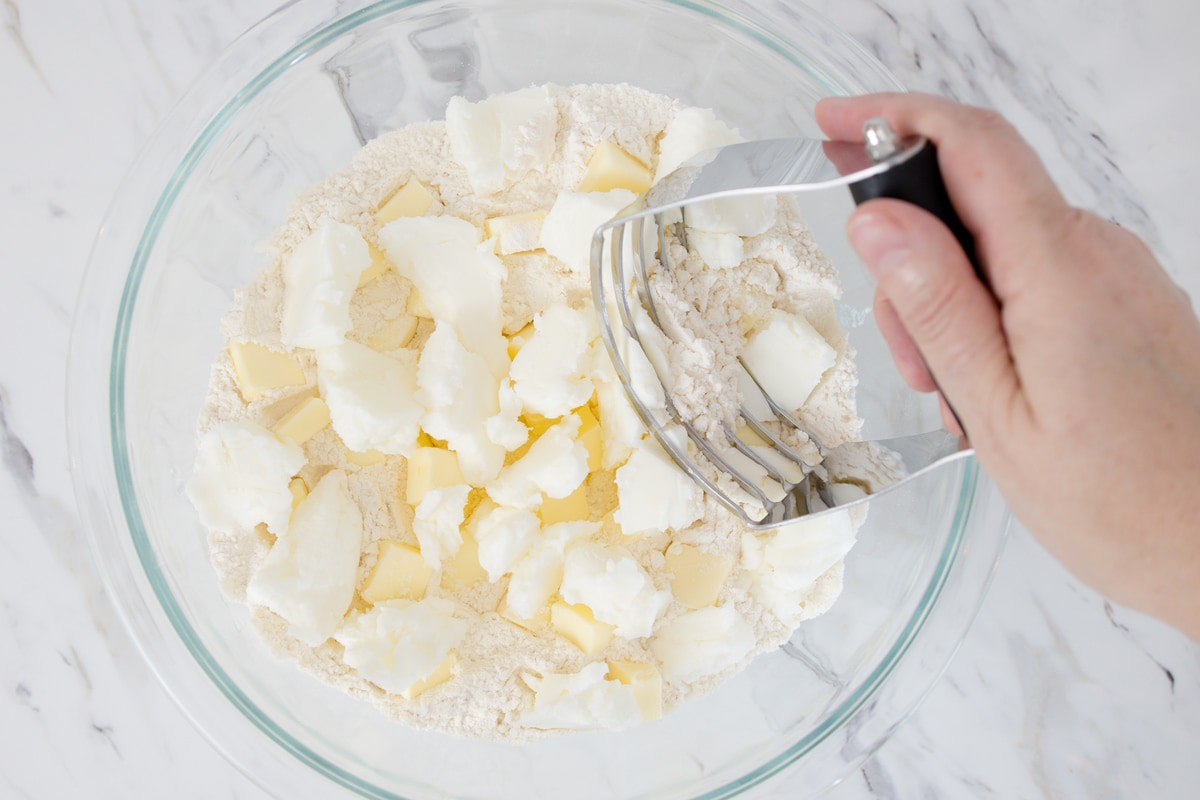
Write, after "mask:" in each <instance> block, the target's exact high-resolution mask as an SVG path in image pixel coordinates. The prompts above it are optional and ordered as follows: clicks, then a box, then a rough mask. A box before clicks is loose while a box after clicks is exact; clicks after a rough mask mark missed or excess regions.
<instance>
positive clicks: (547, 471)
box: [486, 414, 588, 510]
mask: <svg viewBox="0 0 1200 800" xmlns="http://www.w3.org/2000/svg"><path fill="white" fill-rule="evenodd" d="M580 424H581V423H580V419H579V417H578V416H576V415H575V414H568V415H567V416H565V417H563V419H562V422H559V423H558V424H557V425H554V426H552V427H550V428H549V429H548V430H547V431H546V432H545V433H543V434H542V435H541V436H539V437H538V438H537V441H535V442H534V443H533V444H532V445H530V446H529V451H528V452H527V453H525V455H523V456H521V457H520V458H519V459H517V460H516V461H514V462H513V463H511V464H509V465H508V466H507V467H505V468H504V469H503V470H501V471H500V474H499V475H498V476H497V477H496V479H495V480H494V481H492V482H490V483H488V484H487V486H486V488H487V493H488V496H489V497H491V498H492V499H493V500H495V501H496V502H497V503H499V504H501V505H505V506H511V507H512V508H524V509H531V510H532V509H536V508H537V507H538V506H540V505H541V504H542V495H543V494H545V495H546V496H547V497H553V498H556V499H562V498H564V497H566V496H567V495H569V494H570V493H571V492H573V491H575V490H576V489H578V488H579V484H581V483H583V482H584V480H586V479H587V476H588V463H587V462H588V451H587V447H586V446H585V445H584V444H583V443H582V442H580V441H578V440H577V439H576V438H575V437H576V435H577V434H578V433H579V426H580Z"/></svg>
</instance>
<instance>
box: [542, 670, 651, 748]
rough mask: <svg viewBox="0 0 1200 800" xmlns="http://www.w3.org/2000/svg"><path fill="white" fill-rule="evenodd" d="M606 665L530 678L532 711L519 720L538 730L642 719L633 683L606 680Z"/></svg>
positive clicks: (610, 726) (613, 725) (621, 725)
mask: <svg viewBox="0 0 1200 800" xmlns="http://www.w3.org/2000/svg"><path fill="white" fill-rule="evenodd" d="M607 674H608V665H607V664H605V663H604V662H602V661H601V662H597V663H595V664H588V665H587V666H586V667H584V668H583V669H582V670H580V671H579V672H577V673H575V674H573V675H571V674H567V675H562V674H557V673H549V674H547V675H545V676H543V677H542V678H541V679H540V680H538V679H533V680H531V681H530V683H531V684H532V686H533V690H534V696H533V711H531V712H529V713H528V714H526V715H525V717H524V718H523V719H522V720H521V724H522V725H523V726H525V727H526V728H538V729H541V730H576V731H581V730H612V731H616V730H623V729H625V728H631V727H633V726H634V725H637V724H638V723H640V722H642V719H643V718H642V712H641V710H640V709H639V707H638V699H637V694H636V692H635V690H634V687H633V686H631V685H627V684H624V683H621V682H620V681H610V680H605V676H606V675H607Z"/></svg>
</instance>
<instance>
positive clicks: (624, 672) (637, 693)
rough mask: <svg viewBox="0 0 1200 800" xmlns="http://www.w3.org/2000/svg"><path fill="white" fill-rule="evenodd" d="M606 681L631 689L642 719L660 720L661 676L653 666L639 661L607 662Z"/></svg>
mask: <svg viewBox="0 0 1200 800" xmlns="http://www.w3.org/2000/svg"><path fill="white" fill-rule="evenodd" d="M607 677H608V679H609V680H610V681H619V682H621V683H623V684H625V685H626V686H632V687H633V696H634V697H635V698H636V699H637V704H638V710H640V711H641V712H642V719H644V720H646V721H647V722H650V721H651V720H656V719H661V718H662V674H661V673H660V672H659V671H658V669H657V668H656V667H655V666H654V665H653V664H646V663H643V662H641V661H609V662H608V676H607Z"/></svg>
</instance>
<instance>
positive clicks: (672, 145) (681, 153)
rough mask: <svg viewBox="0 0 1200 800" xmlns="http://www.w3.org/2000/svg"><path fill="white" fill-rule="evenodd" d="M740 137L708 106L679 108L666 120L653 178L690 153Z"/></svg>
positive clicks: (723, 144)
mask: <svg viewBox="0 0 1200 800" xmlns="http://www.w3.org/2000/svg"><path fill="white" fill-rule="evenodd" d="M740 141H742V137H741V134H739V133H738V132H737V131H736V130H734V129H733V128H730V127H729V126H728V125H726V124H725V123H724V122H721V121H720V120H719V119H717V117H716V115H715V114H713V112H712V111H710V110H709V109H707V108H685V109H682V110H681V111H679V113H677V114H676V115H675V117H674V118H673V119H672V120H671V121H670V122H669V123H667V128H666V130H665V131H663V135H662V138H661V139H660V140H659V144H658V168H657V169H656V170H655V173H654V180H655V182H657V181H660V180H662V179H663V178H664V177H666V176H667V175H669V174H670V173H672V172H674V171H675V169H676V168H677V167H678V166H679V165H680V164H682V163H683V162H685V161H687V160H688V159H689V158H691V157H692V156H695V155H699V154H700V153H703V152H704V151H706V150H713V149H715V148H717V147H724V146H725V145H727V144H737V143H738V142H740Z"/></svg>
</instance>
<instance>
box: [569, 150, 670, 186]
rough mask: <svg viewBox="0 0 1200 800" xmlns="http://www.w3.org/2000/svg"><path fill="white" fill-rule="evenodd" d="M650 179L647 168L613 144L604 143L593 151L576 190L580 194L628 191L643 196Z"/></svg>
mask: <svg viewBox="0 0 1200 800" xmlns="http://www.w3.org/2000/svg"><path fill="white" fill-rule="evenodd" d="M651 179H652V176H651V173H650V168H649V167H647V166H646V165H645V164H643V163H642V162H641V161H638V160H637V159H636V158H634V157H633V156H631V155H629V153H627V152H625V151H624V150H622V149H621V148H620V147H618V146H617V145H615V144H613V143H612V142H608V141H604V142H601V143H600V144H599V145H597V146H596V149H595V150H594V151H592V157H591V158H590V159H588V164H587V171H586V172H584V174H583V179H582V180H580V182H579V187H578V189H579V191H581V192H608V191H611V190H613V189H628V190H629V191H631V192H633V193H634V194H643V193H645V192H646V191H648V190H649V189H650V183H651Z"/></svg>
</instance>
